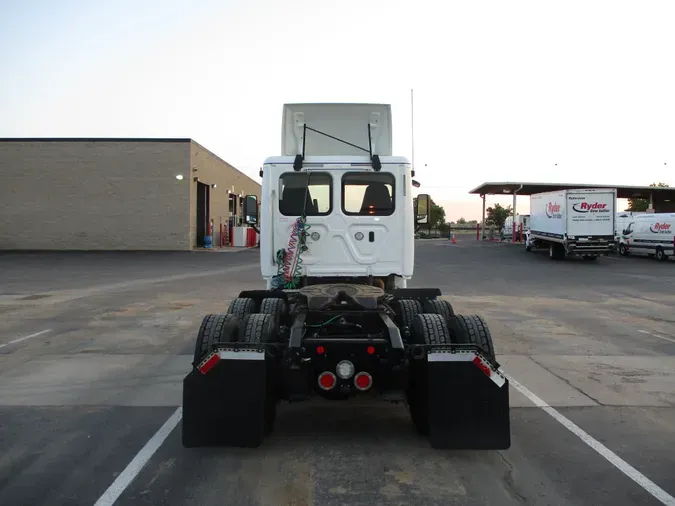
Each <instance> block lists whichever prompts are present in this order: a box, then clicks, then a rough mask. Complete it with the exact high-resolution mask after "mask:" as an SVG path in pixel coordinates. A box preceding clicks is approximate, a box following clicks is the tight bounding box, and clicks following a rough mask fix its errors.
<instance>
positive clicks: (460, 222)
mask: <svg viewBox="0 0 675 506" xmlns="http://www.w3.org/2000/svg"><path fill="white" fill-rule="evenodd" d="M457 225H466V219H464V217H462V218H460V219H458V220H457Z"/></svg>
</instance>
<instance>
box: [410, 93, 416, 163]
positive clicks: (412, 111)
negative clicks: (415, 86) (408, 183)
mask: <svg viewBox="0 0 675 506" xmlns="http://www.w3.org/2000/svg"><path fill="white" fill-rule="evenodd" d="M410 142H411V143H412V174H411V176H414V175H415V108H414V102H413V90H412V88H411V89H410Z"/></svg>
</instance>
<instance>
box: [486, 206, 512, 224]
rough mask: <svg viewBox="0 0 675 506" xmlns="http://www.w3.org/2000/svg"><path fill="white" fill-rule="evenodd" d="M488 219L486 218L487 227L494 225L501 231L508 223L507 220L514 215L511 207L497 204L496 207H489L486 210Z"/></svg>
mask: <svg viewBox="0 0 675 506" xmlns="http://www.w3.org/2000/svg"><path fill="white" fill-rule="evenodd" d="M485 211H486V213H487V217H486V218H485V225H486V226H488V227H489V226H490V225H494V226H495V227H496V228H497V230H501V229H502V227H503V226H504V222H506V218H508V217H509V216H511V215H512V214H513V209H511V206H508V207H502V206H501V205H500V204H495V205H494V207H488V208H487V209H486V210H485Z"/></svg>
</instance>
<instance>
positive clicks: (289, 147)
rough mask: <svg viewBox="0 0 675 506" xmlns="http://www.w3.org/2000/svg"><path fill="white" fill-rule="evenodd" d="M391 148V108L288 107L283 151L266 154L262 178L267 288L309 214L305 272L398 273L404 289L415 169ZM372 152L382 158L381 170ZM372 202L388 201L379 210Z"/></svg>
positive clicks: (340, 274)
mask: <svg viewBox="0 0 675 506" xmlns="http://www.w3.org/2000/svg"><path fill="white" fill-rule="evenodd" d="M305 125H306V126H305ZM369 125H370V133H371V143H370V144H371V145H370V146H369V142H368V139H369V137H368V130H369V127H368V126H369ZM314 130H318V131H319V132H322V133H317V132H315V131H314ZM325 134H327V135H325ZM329 136H331V137H329ZM305 137H306V138H305ZM334 138H338V139H341V140H343V141H347V142H349V143H350V144H353V145H354V146H350V145H347V144H344V142H340V141H338V140H335V139H334ZM391 146H392V136H391V114H390V107H389V105H382V104H286V105H285V106H284V114H283V133H282V150H283V151H282V153H283V155H282V156H272V157H269V158H267V159H266V160H265V163H264V166H263V176H262V177H263V180H262V205H261V219H260V233H261V239H260V254H261V257H260V258H261V271H262V276H263V277H264V279H265V280H266V282H267V286H268V288H270V287H271V286H272V281H273V278H274V277H275V276H277V275H278V274H279V265H278V262H277V253H278V252H279V251H280V250H284V249H286V250H289V249H292V248H293V245H292V244H289V242H290V241H292V239H291V236H292V231H293V228H294V227H295V226H296V221H297V219H298V217H299V216H300V215H301V214H302V213H303V211H304V213H305V215H306V224H307V225H308V226H309V227H310V228H309V229H308V231H307V233H308V236H307V243H306V245H307V247H308V249H307V251H305V252H304V253H302V256H301V258H302V264H301V269H302V274H303V275H305V276H308V277H323V278H331V277H342V278H344V277H350V276H351V277H368V276H373V277H382V278H386V277H393V278H394V280H395V286H396V287H399V288H404V287H405V286H406V281H407V280H408V279H410V278H411V277H412V274H413V266H414V262H415V259H414V234H415V219H414V209H413V193H412V192H413V186H412V171H411V169H412V168H411V164H410V162H409V161H408V160H407V159H406V158H404V157H399V156H391ZM369 149H370V150H372V153H373V154H376V155H378V156H379V161H380V163H381V168H380V169H379V170H376V169H374V168H373V164H372V160H371V155H370V154H369V153H368V150H369ZM303 153H304V158H303V160H302V168H300V169H299V170H296V169H294V163H295V161H296V158H297V155H303ZM308 179H309V188H308V189H307V186H308V185H307V180H308ZM385 188H386V190H385ZM371 190H372V191H371ZM385 191H386V193H384V192H385ZM305 192H307V193H308V194H307V196H305V195H306V193H305ZM369 195H370V197H368V196H369ZM369 198H370V200H369ZM372 199H375V200H378V199H380V201H381V199H384V200H385V201H386V202H387V203H386V205H384V207H381V208H380V209H375V207H377V206H373V202H374V200H372Z"/></svg>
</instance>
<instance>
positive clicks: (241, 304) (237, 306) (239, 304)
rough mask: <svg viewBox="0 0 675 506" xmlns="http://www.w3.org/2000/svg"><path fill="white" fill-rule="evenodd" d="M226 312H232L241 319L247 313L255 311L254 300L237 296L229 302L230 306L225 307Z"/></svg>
mask: <svg viewBox="0 0 675 506" xmlns="http://www.w3.org/2000/svg"><path fill="white" fill-rule="evenodd" d="M227 312H228V314H233V315H235V316H236V317H237V318H239V319H240V320H243V319H244V318H245V317H246V316H247V315H250V314H251V313H255V300H253V299H249V298H242V297H237V298H236V299H234V300H233V301H232V302H230V307H228V308H227Z"/></svg>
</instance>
